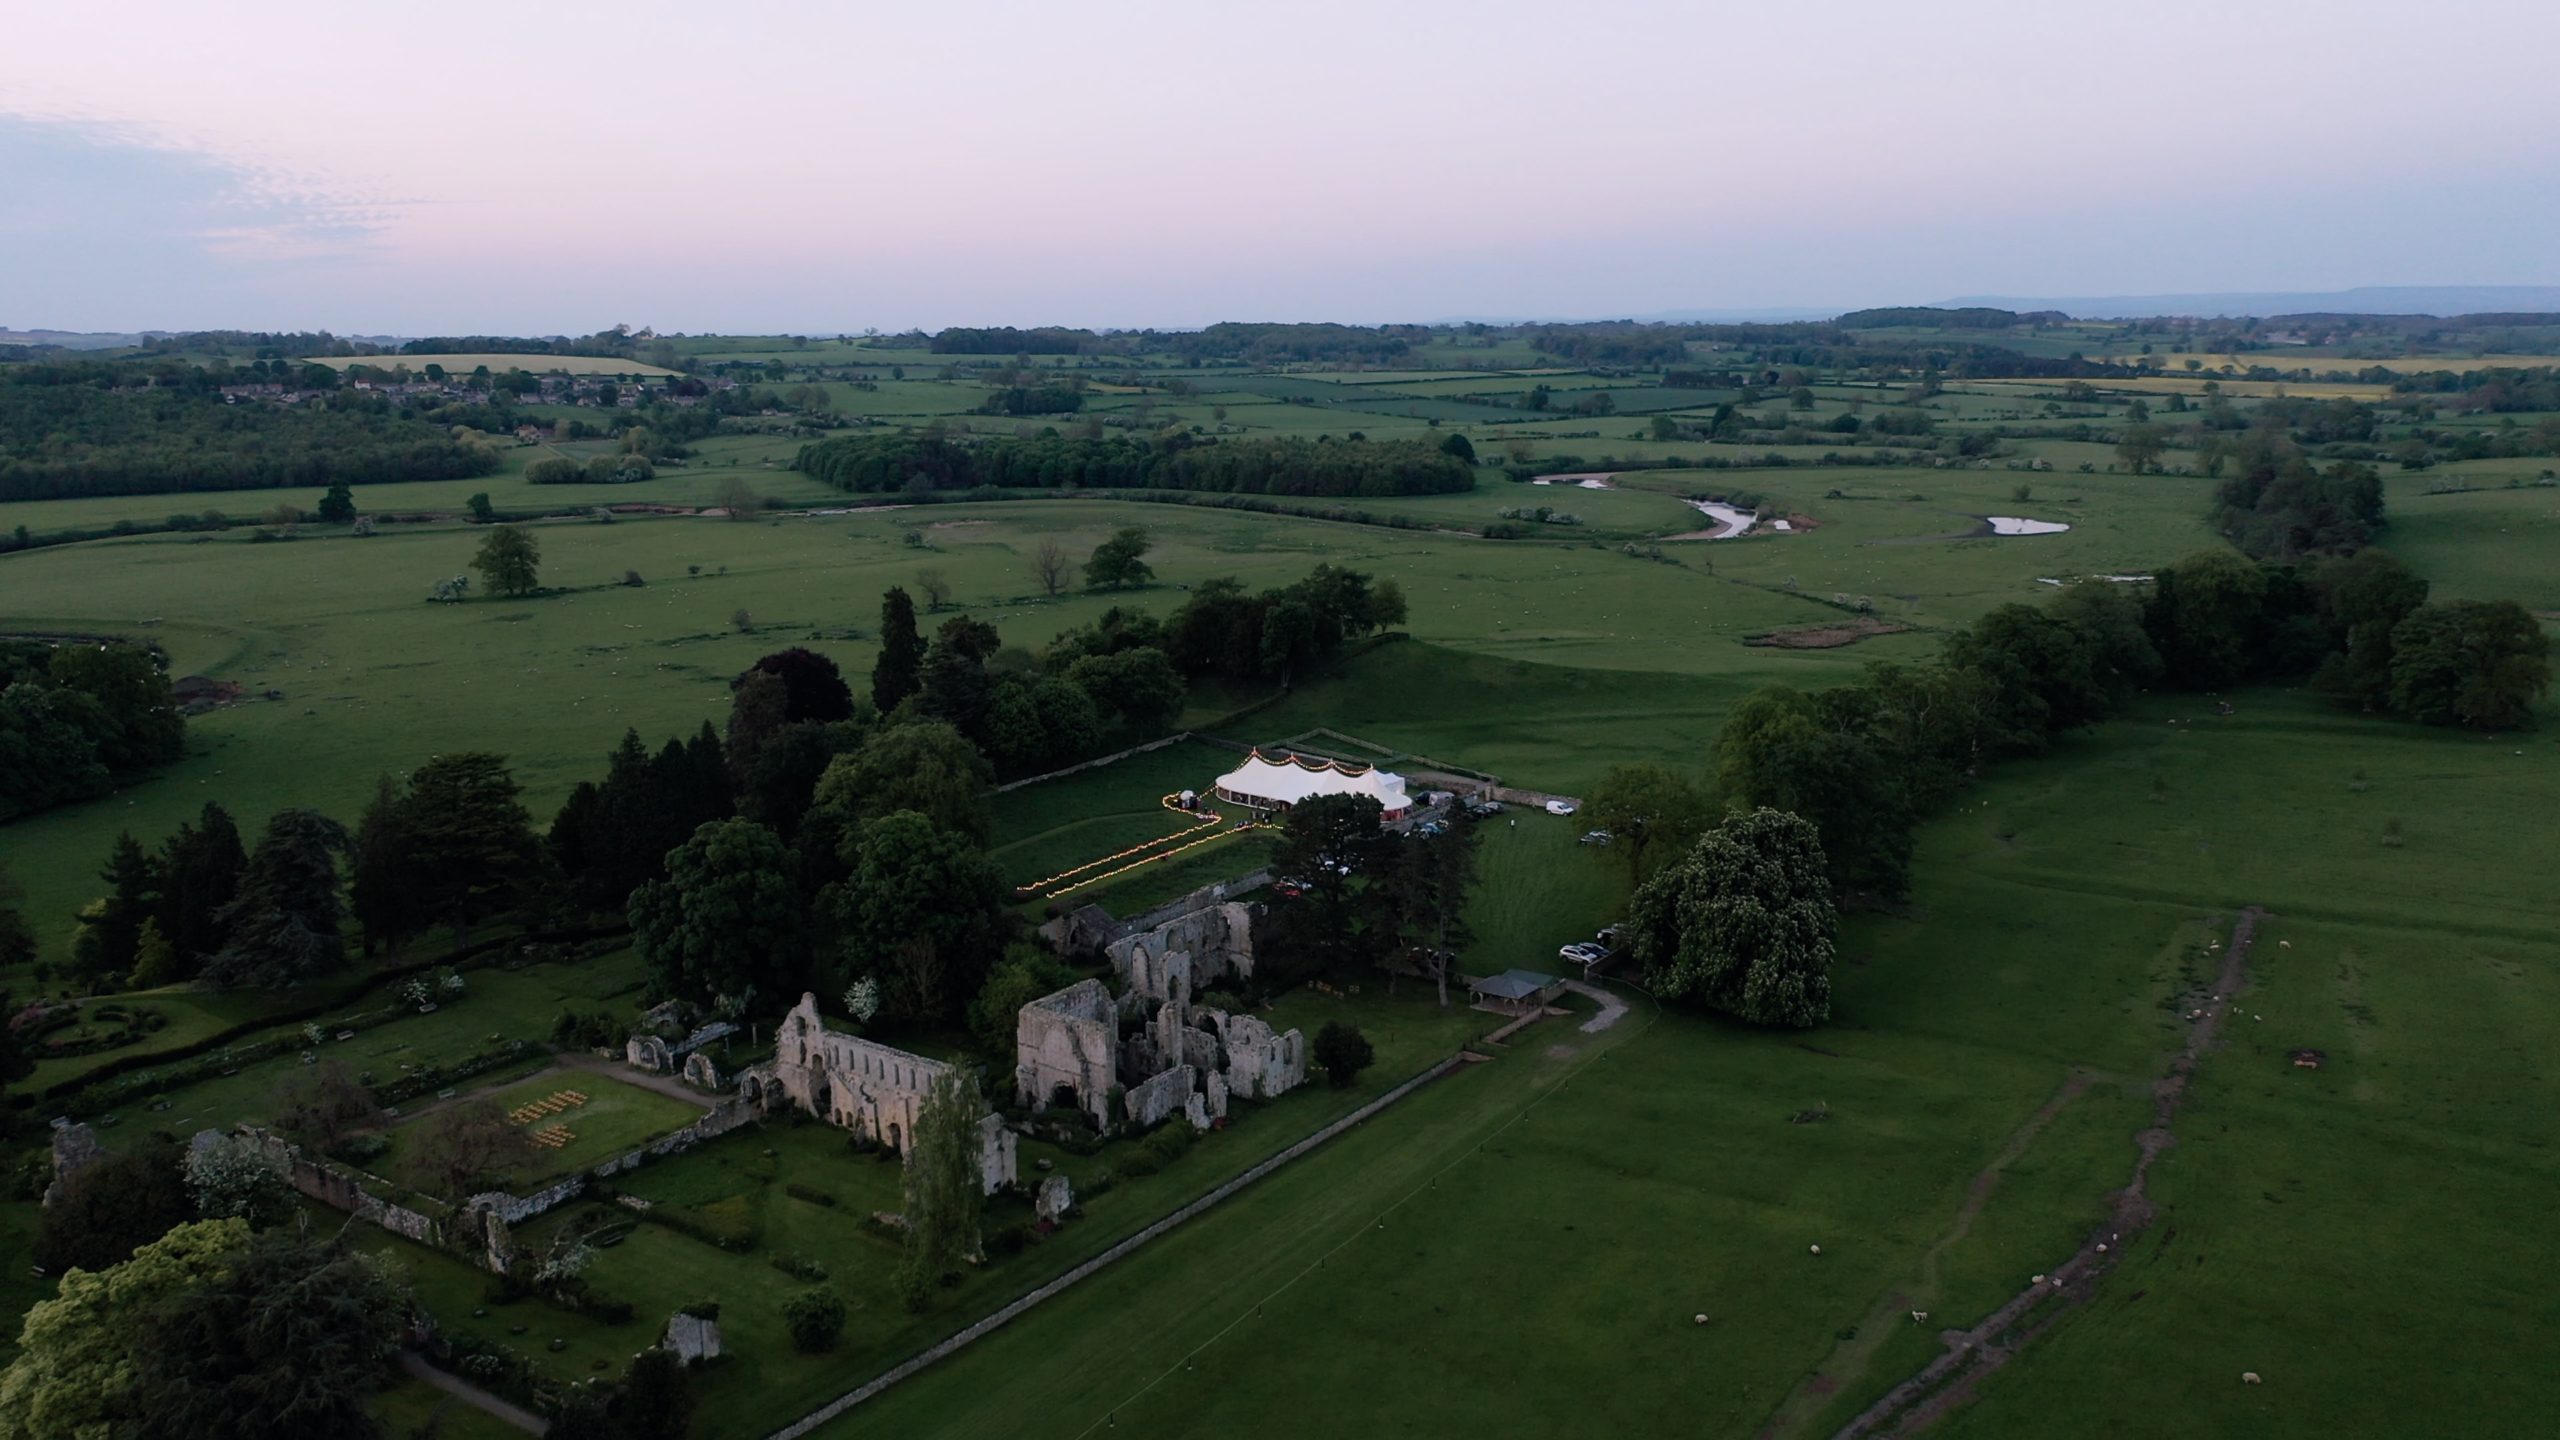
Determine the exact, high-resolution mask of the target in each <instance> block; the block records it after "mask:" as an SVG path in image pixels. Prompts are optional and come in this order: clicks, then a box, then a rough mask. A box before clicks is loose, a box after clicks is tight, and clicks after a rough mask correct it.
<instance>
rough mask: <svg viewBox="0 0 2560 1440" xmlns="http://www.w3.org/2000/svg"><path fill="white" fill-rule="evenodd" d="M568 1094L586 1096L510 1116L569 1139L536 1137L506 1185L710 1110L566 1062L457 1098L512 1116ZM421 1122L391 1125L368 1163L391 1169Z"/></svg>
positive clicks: (537, 1183) (600, 1155)
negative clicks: (383, 1148) (557, 1141)
mask: <svg viewBox="0 0 2560 1440" xmlns="http://www.w3.org/2000/svg"><path fill="white" fill-rule="evenodd" d="M566 1091H574V1092H576V1093H578V1094H581V1095H584V1096H585V1097H587V1098H586V1100H585V1102H584V1103H583V1104H577V1103H564V1104H563V1105H561V1106H560V1107H559V1108H558V1109H556V1110H555V1111H554V1112H553V1113H552V1114H549V1115H546V1116H537V1117H532V1118H528V1119H525V1120H521V1121H513V1123H515V1124H516V1126H517V1128H519V1129H521V1130H523V1131H524V1132H525V1133H526V1135H528V1136H538V1135H540V1134H542V1133H544V1132H546V1131H553V1130H554V1128H555V1127H556V1128H557V1130H558V1131H565V1132H566V1133H567V1134H568V1135H569V1137H570V1138H569V1140H568V1142H567V1143H566V1144H562V1145H556V1146H554V1145H545V1144H543V1143H542V1142H541V1141H540V1140H538V1139H537V1140H536V1141H535V1142H534V1143H535V1145H536V1147H537V1149H536V1152H535V1156H534V1158H533V1159H532V1160H530V1161H529V1162H527V1163H525V1164H523V1165H520V1166H517V1167H516V1168H515V1170H514V1171H513V1172H511V1174H510V1175H509V1178H508V1181H507V1188H508V1189H510V1190H515V1191H519V1192H521V1191H525V1190H532V1189H538V1188H540V1187H541V1186H543V1185H545V1184H548V1183H549V1182H551V1181H553V1180H557V1179H560V1178H561V1177H563V1176H566V1175H569V1174H572V1173H574V1172H576V1171H579V1170H583V1169H586V1168H588V1167H590V1166H594V1165H600V1164H602V1163H604V1162H605V1161H607V1160H610V1159H612V1158H613V1157H614V1156H616V1155H619V1154H621V1153H622V1152H623V1151H625V1150H628V1149H630V1148H632V1147H633V1146H635V1145H639V1144H641V1143H643V1142H644V1141H648V1140H653V1139H655V1138H657V1137H658V1136H660V1135H664V1134H666V1133H667V1132H669V1131H671V1130H676V1129H680V1128H682V1127H683V1126H686V1125H689V1124H691V1123H692V1122H694V1121H695V1120H698V1119H700V1118H701V1117H702V1113H703V1111H704V1110H706V1109H708V1108H709V1106H710V1099H711V1097H709V1096H705V1097H704V1100H703V1103H702V1104H700V1105H691V1104H687V1103H686V1102H684V1101H682V1100H677V1099H674V1098H671V1097H669V1096H665V1095H661V1094H659V1093H657V1092H656V1091H654V1090H644V1089H642V1088H640V1087H639V1086H637V1085H626V1084H624V1083H623V1082H621V1081H619V1080H616V1079H613V1078H612V1077H611V1076H607V1075H599V1074H596V1073H595V1072H593V1071H589V1070H575V1069H571V1068H569V1067H567V1066H551V1067H549V1068H546V1069H543V1070H541V1071H539V1072H537V1073H536V1074H534V1075H532V1076H530V1077H528V1078H526V1079H524V1080H521V1081H517V1082H515V1083H513V1084H509V1085H503V1086H488V1087H479V1088H465V1089H464V1091H463V1093H462V1094H461V1095H460V1096H459V1097H457V1098H458V1099H459V1100H468V1101H478V1100H482V1099H486V1100H488V1101H490V1102H491V1103H493V1104H495V1105H496V1106H497V1107H498V1108H499V1110H500V1111H502V1112H505V1113H507V1114H508V1115H509V1116H510V1119H511V1120H512V1117H513V1114H514V1112H515V1111H516V1110H518V1109H519V1108H525V1107H531V1106H533V1105H534V1104H536V1103H537V1102H540V1101H544V1100H548V1099H551V1098H553V1097H555V1096H559V1095H561V1094H562V1092H566ZM417 1108H421V1109H423V1108H425V1107H417ZM423 1119H424V1117H423V1116H421V1117H419V1118H418V1119H412V1120H407V1121H404V1122H403V1123H402V1124H401V1125H399V1126H398V1127H397V1128H396V1129H394V1130H392V1131H391V1132H390V1135H391V1138H392V1141H393V1144H392V1148H391V1149H390V1150H389V1151H388V1152H386V1153H385V1154H384V1156H383V1157H382V1158H381V1159H379V1160H376V1161H374V1162H371V1163H372V1168H374V1169H377V1170H397V1169H398V1168H399V1167H400V1163H401V1159H402V1157H403V1156H404V1155H406V1154H407V1153H408V1150H409V1147H410V1144H411V1141H412V1139H413V1138H414V1136H415V1134H416V1129H417V1126H418V1125H419V1124H420V1123H421V1122H422V1121H423Z"/></svg>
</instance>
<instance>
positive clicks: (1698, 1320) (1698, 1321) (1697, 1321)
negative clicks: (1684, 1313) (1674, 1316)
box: [1689, 1313, 1707, 1325]
mask: <svg viewBox="0 0 2560 1440" xmlns="http://www.w3.org/2000/svg"><path fill="white" fill-rule="evenodd" d="M1689 1323H1690V1324H1692V1325H1704V1324H1706V1323H1707V1317H1706V1315H1705V1314H1704V1313H1700V1314H1697V1315H1694V1316H1691V1317H1690V1319H1689Z"/></svg>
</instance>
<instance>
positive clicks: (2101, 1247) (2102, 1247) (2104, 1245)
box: [2098, 1240, 2107, 1255]
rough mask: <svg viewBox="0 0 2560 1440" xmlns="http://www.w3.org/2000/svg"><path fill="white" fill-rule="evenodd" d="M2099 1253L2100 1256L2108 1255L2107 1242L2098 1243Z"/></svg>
mask: <svg viewBox="0 0 2560 1440" xmlns="http://www.w3.org/2000/svg"><path fill="white" fill-rule="evenodd" d="M2098 1253H2099V1254H2101V1255H2104V1254H2106V1253H2107V1242H2106V1241H2104V1240H2101V1241H2099V1242H2098Z"/></svg>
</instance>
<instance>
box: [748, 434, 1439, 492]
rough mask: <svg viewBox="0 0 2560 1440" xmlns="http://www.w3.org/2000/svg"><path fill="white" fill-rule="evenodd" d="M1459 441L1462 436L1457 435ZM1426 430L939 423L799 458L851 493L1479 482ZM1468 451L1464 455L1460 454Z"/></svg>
mask: <svg viewBox="0 0 2560 1440" xmlns="http://www.w3.org/2000/svg"><path fill="white" fill-rule="evenodd" d="M1452 438H1453V439H1456V440H1457V445H1464V444H1465V441H1464V440H1463V439H1462V438H1459V437H1452ZM1457 445H1450V444H1446V443H1443V444H1433V443H1431V442H1428V441H1422V440H1298V439H1273V440H1220V441H1212V442H1197V443H1195V442H1194V441H1193V440H1192V439H1191V438H1190V437H1188V436H1182V435H1175V436H1169V437H1161V438H1159V439H1156V440H1134V439H1118V438H1108V437H1105V438H1084V437H1071V436H1065V435H1057V434H1042V435H1038V436H1034V437H1031V438H1028V439H1021V438H1009V437H1000V438H993V439H988V440H982V441H979V442H976V443H974V444H972V443H964V442H961V441H958V440H954V439H952V438H951V437H949V436H947V435H944V434H942V433H939V432H938V431H934V430H930V429H928V430H925V431H918V432H901V433H898V434H887V435H848V436H844V437H841V438H838V439H833V440H822V441H819V442H817V443H816V444H813V445H809V446H806V447H804V448H803V449H802V450H801V452H800V456H799V458H798V459H797V460H796V461H794V462H793V463H794V466H795V468H797V469H800V470H802V471H805V472H807V473H809V474H811V475H815V476H817V477H818V478H819V479H821V480H824V481H826V482H827V483H828V484H830V485H834V486H836V487H838V488H839V489H844V490H851V491H855V492H881V491H902V490H914V491H922V492H930V491H938V490H972V489H976V488H978V487H980V486H993V487H996V488H999V489H1017V488H1019V489H1044V490H1075V489H1085V490H1098V489H1129V490H1138V489H1153V490H1208V491H1219V492H1223V493H1228V494H1239V495H1317V496H1354V495H1441V494H1452V493H1455V492H1458V491H1462V490H1466V489H1468V488H1470V487H1471V486H1473V485H1474V484H1475V470H1474V467H1473V466H1472V465H1471V464H1470V463H1469V460H1470V459H1471V458H1472V456H1473V451H1472V449H1468V450H1466V451H1464V452H1461V451H1460V450H1459V449H1458V448H1457ZM1462 454H1463V457H1464V458H1462Z"/></svg>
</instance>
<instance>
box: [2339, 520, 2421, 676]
mask: <svg viewBox="0 0 2560 1440" xmlns="http://www.w3.org/2000/svg"><path fill="white" fill-rule="evenodd" d="M2311 589H2312V593H2313V594H2314V595H2315V596H2317V597H2318V599H2319V603H2320V618H2321V619H2322V621H2324V622H2325V623H2326V624H2327V626H2328V628H2329V638H2330V642H2331V643H2332V644H2333V645H2335V646H2336V647H2337V649H2336V651H2335V652H2334V653H2332V654H2331V655H2330V656H2329V658H2328V659H2327V660H2326V661H2324V662H2322V664H2321V666H2320V669H2319V672H2318V673H2316V674H2314V675H2313V676H2312V677H2311V686H2312V688H2313V689H2315V690H2317V691H2319V692H2320V693H2321V694H2323V695H2326V696H2328V697H2329V698H2330V699H2332V700H2335V701H2337V702H2338V703H2339V704H2341V705H2349V706H2357V707H2362V708H2366V709H2377V710H2378V709H2383V708H2386V707H2388V706H2389V704H2390V703H2391V660H2392V650H2391V633H2392V631H2393V629H2394V628H2396V627H2397V626H2398V625H2399V624H2400V622H2401V621H2403V620H2406V619H2408V618H2409V616H2410V615H2411V614H2413V613H2415V612H2416V610H2417V609H2418V607H2419V606H2421V605H2424V604H2426V603H2427V581H2426V577H2425V576H2422V575H2420V574H2419V573H2418V572H2416V571H2414V570H2412V569H2410V568H2409V567H2408V566H2407V565H2405V564H2403V563H2401V561H2400V559H2399V557H2397V556H2395V555H2393V554H2391V553H2390V552H2389V551H2387V550H2380V549H2374V548H2371V547H2368V548H2366V549H2363V550H2359V551H2357V552H2356V553H2355V554H2354V555H2353V556H2351V557H2349V558H2347V559H2344V560H2338V561H2333V562H2331V563H2329V564H2327V565H2324V566H2322V567H2321V568H2320V569H2319V570H2318V571H2316V572H2315V573H2314V574H2313V575H2312V577H2311Z"/></svg>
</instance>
